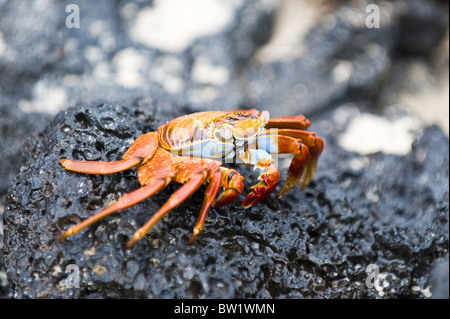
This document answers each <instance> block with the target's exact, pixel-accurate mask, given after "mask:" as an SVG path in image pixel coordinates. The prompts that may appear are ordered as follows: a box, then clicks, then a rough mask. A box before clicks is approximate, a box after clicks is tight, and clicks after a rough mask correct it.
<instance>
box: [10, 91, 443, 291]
mask: <svg viewBox="0 0 450 319" xmlns="http://www.w3.org/2000/svg"><path fill="white" fill-rule="evenodd" d="M174 107H175V108H174ZM168 109H171V110H174V111H173V112H174V113H176V112H179V114H182V112H183V109H182V108H180V107H178V108H177V107H176V105H174V104H170V103H169V102H167V101H164V102H160V101H151V100H139V101H135V102H134V103H130V104H129V105H113V104H103V105H85V106H80V107H78V108H72V109H69V110H68V111H65V112H62V113H60V114H59V115H58V116H56V118H55V119H54V120H53V121H52V122H51V124H50V125H49V126H48V127H47V128H46V129H45V130H44V131H43V132H42V133H41V134H39V135H37V136H34V137H33V138H32V139H30V140H29V141H28V142H27V143H26V149H25V152H24V154H26V159H27V161H26V163H25V165H24V166H23V167H22V169H21V172H20V173H19V175H18V176H17V177H16V179H15V181H14V184H13V186H12V187H11V189H10V191H9V194H8V198H7V207H6V210H5V213H4V224H5V226H4V227H5V240H4V254H5V267H6V269H7V275H8V279H9V281H10V284H11V287H12V289H13V292H14V296H15V297H17V298H22V297H31V298H36V297H47V298H57V297H68V296H74V297H78V298H99V297H102V298H105V297H121V298H122V297H124V298H135V297H146V298H243V297H245V298H247V297H252V298H256V297H259V298H270V297H271V298H301V297H320V298H334V297H339V298H344V297H346V298H347V297H348V298H354V297H378V298H382V297H388V298H392V297H414V296H415V297H420V296H422V297H423V295H422V293H423V290H425V289H427V286H425V285H426V282H427V280H428V278H429V274H430V272H431V265H433V264H434V263H435V261H438V260H439V259H440V258H442V257H444V256H445V254H446V252H447V250H448V139H447V138H446V137H445V136H443V134H442V133H441V131H440V130H439V129H437V128H435V127H431V128H429V129H426V130H425V131H424V133H423V135H421V136H419V137H418V139H417V140H416V142H415V143H414V145H413V151H412V153H411V154H409V155H406V156H394V155H385V154H382V153H376V154H374V155H371V156H369V159H370V161H369V163H368V165H366V166H364V167H362V168H360V169H358V170H355V169H351V168H350V167H349V166H348V163H349V162H350V161H351V160H352V159H355V158H358V157H359V155H357V154H355V153H349V152H347V151H344V150H343V149H341V148H340V147H338V146H337V144H336V143H335V141H334V139H335V137H334V136H333V135H329V136H324V138H325V140H326V150H325V152H324V154H323V156H322V159H321V161H320V163H319V167H318V172H317V176H316V178H315V179H314V181H313V182H312V183H311V185H310V187H308V188H307V189H306V190H305V191H304V192H301V191H299V190H298V189H294V190H293V191H291V192H290V193H289V194H288V195H287V196H286V197H285V198H284V199H283V200H278V199H276V198H275V197H271V198H270V199H269V200H266V201H264V202H262V203H260V204H258V205H256V206H254V207H252V208H251V209H247V210H245V209H242V208H241V207H240V205H239V203H238V202H237V203H233V204H231V205H229V206H227V207H224V208H217V209H212V210H211V212H210V214H209V217H208V218H207V222H206V225H205V228H204V231H203V232H202V233H201V235H200V236H199V238H198V240H197V241H196V242H195V243H194V245H192V246H188V245H187V242H188V240H189V237H190V235H191V232H192V228H193V226H194V224H195V220H196V217H197V214H198V211H199V208H200V206H201V202H202V199H203V195H202V193H203V192H204V190H205V188H204V187H203V188H201V189H200V190H199V191H198V192H197V193H195V194H194V195H193V196H192V197H191V198H190V199H188V200H187V201H186V202H185V203H183V204H182V205H181V206H179V207H178V208H176V209H174V210H173V211H172V212H171V213H170V214H169V215H168V217H167V218H165V219H163V220H162V221H160V222H159V223H158V225H157V226H156V227H155V229H154V230H153V231H152V232H151V233H150V234H149V235H148V236H147V237H146V240H141V241H140V242H138V243H137V244H136V246H135V247H133V249H132V250H131V251H127V250H126V249H125V243H126V241H127V240H128V239H129V237H130V236H131V235H132V234H133V232H134V231H135V230H136V229H137V228H138V227H139V226H140V225H142V224H143V223H144V222H145V220H146V219H148V218H149V216H151V214H152V213H153V212H155V211H156V210H157V209H158V207H160V206H161V205H162V204H163V202H164V201H165V200H167V199H168V197H169V196H170V194H171V193H172V192H173V191H174V190H175V189H176V187H177V186H176V185H175V184H171V185H169V187H167V188H166V189H165V190H164V191H162V192H160V193H159V194H157V195H155V196H154V197H152V198H150V199H147V200H145V201H143V202H141V203H140V204H138V205H136V206H134V207H132V208H130V209H127V210H124V211H122V212H118V213H115V214H114V215H112V216H109V217H107V218H105V219H104V220H102V221H100V222H98V223H97V224H95V225H93V226H91V227H89V228H88V229H86V230H84V231H82V232H81V233H79V234H77V235H75V236H73V237H70V238H69V239H67V240H65V241H63V242H62V243H58V242H57V240H56V238H57V236H58V235H59V234H61V232H62V231H63V230H64V229H67V228H68V227H69V226H70V225H73V224H75V223H77V222H79V221H81V220H82V219H85V218H87V217H88V216H90V215H92V214H93V213H95V212H96V211H98V210H100V209H101V208H103V207H104V206H105V205H107V204H108V203H111V202H112V201H114V200H116V199H117V198H118V197H120V196H121V195H122V194H124V193H127V192H130V191H131V190H133V189H136V188H137V187H139V184H138V182H137V178H136V172H135V170H129V171H125V172H122V173H117V174H111V175H105V176H100V175H86V174H78V173H74V172H69V171H66V170H64V168H62V167H61V166H60V165H59V163H58V159H60V158H66V157H67V158H71V159H79V160H80V159H85V160H117V159H119V158H120V157H121V155H122V154H123V152H125V150H126V149H127V147H128V146H129V145H130V144H131V142H132V140H133V139H134V138H136V137H137V136H139V135H140V134H142V133H143V132H146V131H151V130H155V129H156V128H157V127H158V126H159V125H161V124H162V123H163V122H164V121H166V120H167V119H169V116H168V114H167V113H164V110H168ZM177 110H178V111H177ZM313 123H314V122H313ZM313 125H314V124H313ZM380 167H381V168H382V170H381V171H380ZM238 169H239V171H240V172H241V173H242V174H243V175H244V176H246V181H247V182H246V191H248V186H249V185H250V184H251V183H253V182H254V177H255V176H254V175H252V169H251V168H249V167H243V166H239V167H238ZM284 173H285V172H284ZM242 199H243V195H241V198H240V200H242ZM370 264H375V265H377V267H379V272H380V278H379V282H378V284H377V285H376V286H374V287H372V288H368V287H366V279H367V278H368V273H366V267H367V266H368V265H370ZM70 265H75V266H76V267H77V269H78V270H79V274H80V277H79V279H80V282H79V285H80V288H67V286H64V285H66V280H68V279H67V278H68V276H69V275H70V274H71V271H70V268H68V267H74V266H70ZM369 274H370V273H369ZM64 287H65V288H64Z"/></svg>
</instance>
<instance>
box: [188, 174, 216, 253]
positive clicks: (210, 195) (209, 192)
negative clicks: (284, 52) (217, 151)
mask: <svg viewBox="0 0 450 319" xmlns="http://www.w3.org/2000/svg"><path fill="white" fill-rule="evenodd" d="M221 184H222V172H221V171H220V170H217V171H216V172H215V173H214V174H213V175H212V177H211V181H210V182H209V185H208V188H207V189H206V192H205V199H204V200H203V205H202V208H201V210H200V215H199V217H198V220H197V223H196V224H195V227H194V232H193V234H192V237H191V239H190V240H189V245H191V244H193V243H194V241H195V239H196V238H197V236H198V234H200V232H201V231H202V229H203V225H204V224H205V219H206V215H208V211H209V208H210V207H211V204H212V202H213V201H214V199H215V198H216V196H217V193H218V192H219V188H220V185H221Z"/></svg>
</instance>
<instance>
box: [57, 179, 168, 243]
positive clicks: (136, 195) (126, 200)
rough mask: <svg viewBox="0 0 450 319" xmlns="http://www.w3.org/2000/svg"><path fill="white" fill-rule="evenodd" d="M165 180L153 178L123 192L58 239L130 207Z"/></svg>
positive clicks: (152, 192)
mask: <svg viewBox="0 0 450 319" xmlns="http://www.w3.org/2000/svg"><path fill="white" fill-rule="evenodd" d="M165 185H166V182H165V181H164V180H161V179H158V178H154V179H153V180H152V181H151V182H150V183H149V184H148V185H145V186H143V187H141V188H139V189H137V190H135V191H133V192H131V193H128V194H125V195H123V196H122V198H121V199H119V200H118V201H117V202H115V203H114V204H112V205H111V206H108V207H106V208H105V209H103V210H102V211H100V212H98V213H97V214H95V215H93V216H91V217H89V218H88V219H85V220H84V221H82V222H81V223H79V224H77V225H75V226H72V227H70V228H69V229H68V230H67V231H66V232H65V233H63V234H62V235H61V236H59V238H58V241H59V242H61V241H63V240H64V239H66V238H67V237H69V236H72V235H75V234H76V233H78V232H79V231H80V230H82V229H84V228H86V227H88V226H90V225H92V224H93V223H95V222H97V221H99V220H101V219H103V218H105V217H106V216H108V215H110V214H112V213H114V212H117V211H118V210H121V209H124V208H128V207H131V206H133V205H135V204H137V203H139V202H141V201H143V200H144V199H146V198H148V197H150V196H152V195H153V194H155V193H157V192H158V191H160V190H161V189H163V188H164V186H165Z"/></svg>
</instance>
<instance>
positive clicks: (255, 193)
mask: <svg viewBox="0 0 450 319" xmlns="http://www.w3.org/2000/svg"><path fill="white" fill-rule="evenodd" d="M279 178H280V172H279V171H278V168H277V166H276V165H275V163H271V164H269V165H268V166H266V167H265V170H264V173H262V174H261V175H260V176H259V178H258V179H259V180H260V182H259V183H258V184H256V185H254V186H252V187H251V188H252V191H251V192H250V193H249V194H248V195H247V197H246V198H245V199H244V201H243V202H242V205H241V206H242V207H243V208H249V207H251V206H253V205H254V204H256V203H258V202H259V201H261V200H262V199H264V198H266V197H267V196H269V195H270V194H271V193H272V192H273V191H274V189H275V187H276V186H277V183H278V179H279Z"/></svg>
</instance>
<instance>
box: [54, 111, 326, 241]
mask: <svg viewBox="0 0 450 319" xmlns="http://www.w3.org/2000/svg"><path fill="white" fill-rule="evenodd" d="M310 124H311V122H310V121H309V120H308V119H307V118H306V117H305V116H303V115H298V116H287V117H277V118H272V119H271V118H270V115H269V112H268V111H262V112H259V111H258V110H256V109H251V110H236V111H231V112H230V111H228V112H227V111H208V112H198V113H192V114H189V115H186V116H182V117H179V118H176V119H174V120H171V121H169V122H167V123H165V124H164V125H162V126H160V127H159V128H158V130H157V131H154V132H149V133H146V134H143V135H141V136H139V137H138V138H137V139H136V140H135V141H134V142H133V144H132V145H131V146H130V148H129V149H128V150H127V151H126V152H125V154H123V156H122V160H119V161H111V162H102V161H74V160H69V159H60V163H61V165H62V166H63V167H64V168H65V169H67V170H69V171H74V172H79V173H86V174H111V173H117V172H121V171H124V170H128V169H130V168H132V167H137V168H138V180H139V183H140V184H141V185H142V187H140V188H138V189H137V190H134V191H132V192H130V193H128V194H125V195H124V196H122V197H121V198H120V199H119V200H118V201H116V202H114V203H113V204H111V205H110V206H108V207H106V208H104V209H103V210H101V211H100V212H98V213H96V214H94V215H92V216H91V217H89V218H87V219H85V220H84V221H82V222H80V223H79V224H77V225H74V226H72V227H70V228H69V229H68V230H66V231H65V232H64V233H63V234H62V235H60V237H59V241H62V240H64V239H65V238H67V237H69V236H71V235H75V234H76V233H78V232H79V231H81V230H82V229H84V228H86V227H88V226H90V225H92V224H93V223H95V222H97V221H99V220H100V219H102V218H104V217H106V216H108V215H110V214H112V213H114V212H117V211H119V210H122V209H125V208H128V207H131V206H133V205H135V204H137V203H139V202H141V201H143V200H144V199H146V198H148V197H150V196H152V195H154V194H156V193H157V192H159V191H161V190H162V189H163V188H165V187H166V186H167V185H168V184H169V183H170V182H171V181H175V182H178V183H180V184H182V186H181V187H180V188H178V189H177V190H176V191H175V192H174V193H173V194H172V195H171V196H170V198H169V199H168V200H167V201H166V202H165V203H164V204H163V206H161V208H160V209H159V210H158V211H157V212H156V213H155V214H154V215H153V216H152V217H151V218H150V219H149V220H148V221H147V222H146V223H145V225H143V226H142V227H141V228H140V229H138V230H137V231H136V232H135V233H134V235H133V237H132V238H131V239H130V240H129V242H128V243H127V245H126V246H127V248H131V247H132V246H133V245H134V244H135V243H136V242H137V241H138V240H140V239H142V238H143V237H144V236H145V235H146V234H147V233H148V232H149V230H150V229H151V228H152V226H153V225H155V223H156V222H158V221H159V220H160V219H161V218H162V217H163V216H164V215H165V214H167V213H168V212H169V211H170V210H172V209H173V208H175V207H177V206H178V205H180V204H181V203H182V202H183V201H185V200H186V199H187V198H188V197H189V196H190V195H192V194H193V193H194V192H196V191H197V190H198V189H199V188H200V186H201V185H202V184H208V186H207V187H206V191H205V195H204V200H203V204H202V207H201V209H200V214H199V217H198V219H197V222H196V224H195V227H194V230H193V234H192V237H191V239H190V241H189V244H192V243H193V242H194V240H195V239H196V238H197V236H198V235H199V234H200V232H201V231H202V229H203V226H204V223H205V219H206V216H207V213H208V211H209V209H210V208H211V206H212V207H220V206H224V205H228V204H230V203H231V202H233V201H234V200H235V199H236V198H237V197H238V196H239V194H240V193H242V192H243V189H244V183H243V180H244V177H243V176H242V175H240V174H239V173H238V172H237V171H236V170H234V169H231V168H226V167H224V166H222V162H225V163H233V162H234V163H237V162H239V163H244V164H247V165H253V166H254V167H255V169H259V170H260V171H261V174H260V176H259V177H258V179H259V183H258V184H256V185H254V186H252V187H251V191H250V192H249V194H248V195H247V196H246V198H245V199H244V201H243V202H242V207H244V208H249V207H251V206H253V205H255V204H256V203H258V202H260V201H261V200H263V199H264V198H266V197H267V196H269V195H270V194H271V193H272V192H273V191H274V190H275V188H276V186H277V183H278V180H279V177H280V173H279V171H278V168H277V166H276V163H275V160H274V156H272V155H274V154H292V155H293V158H292V161H291V163H290V166H289V169H288V174H287V178H286V182H285V184H284V186H283V187H282V188H281V189H280V190H279V192H278V197H282V196H284V195H285V194H286V193H287V192H289V191H290V190H291V189H292V188H293V187H294V186H295V185H296V184H297V183H300V188H301V189H304V188H305V187H306V186H308V184H309V183H310V181H311V180H312V178H313V176H314V174H315V171H316V166H317V162H318V160H319V156H320V155H321V153H322V151H323V149H324V142H323V140H322V139H321V138H320V137H319V136H317V135H316V134H315V132H309V131H306V129H307V128H308V127H309V126H310ZM221 188H222V192H221V193H220V194H219V191H220V189H221Z"/></svg>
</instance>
